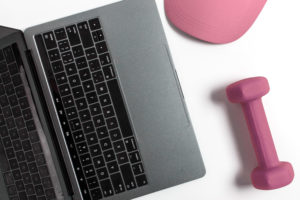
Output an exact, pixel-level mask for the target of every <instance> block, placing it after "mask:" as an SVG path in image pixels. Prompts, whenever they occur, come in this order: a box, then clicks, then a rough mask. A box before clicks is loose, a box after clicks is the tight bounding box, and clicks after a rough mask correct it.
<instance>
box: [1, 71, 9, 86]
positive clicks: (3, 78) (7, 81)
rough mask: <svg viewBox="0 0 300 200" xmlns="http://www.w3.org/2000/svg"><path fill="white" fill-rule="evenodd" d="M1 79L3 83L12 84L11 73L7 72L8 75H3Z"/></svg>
mask: <svg viewBox="0 0 300 200" xmlns="http://www.w3.org/2000/svg"><path fill="white" fill-rule="evenodd" d="M1 78H2V81H3V83H4V84H8V83H10V82H11V77H10V74H9V72H6V73H4V74H2V75H1Z"/></svg>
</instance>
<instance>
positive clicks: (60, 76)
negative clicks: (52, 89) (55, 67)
mask: <svg viewBox="0 0 300 200" xmlns="http://www.w3.org/2000/svg"><path fill="white" fill-rule="evenodd" d="M55 78H56V81H57V84H58V85H61V84H64V83H66V82H67V80H68V79H67V76H66V73H65V72H61V73H59V74H56V75H55Z"/></svg>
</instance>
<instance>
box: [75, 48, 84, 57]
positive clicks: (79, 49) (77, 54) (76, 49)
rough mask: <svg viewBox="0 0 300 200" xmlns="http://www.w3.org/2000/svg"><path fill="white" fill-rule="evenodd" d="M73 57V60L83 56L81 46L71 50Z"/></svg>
mask: <svg viewBox="0 0 300 200" xmlns="http://www.w3.org/2000/svg"><path fill="white" fill-rule="evenodd" d="M72 51H73V55H74V57H75V58H78V57H81V56H84V51H83V48H82V46H81V45H78V46H75V47H73V48H72Z"/></svg>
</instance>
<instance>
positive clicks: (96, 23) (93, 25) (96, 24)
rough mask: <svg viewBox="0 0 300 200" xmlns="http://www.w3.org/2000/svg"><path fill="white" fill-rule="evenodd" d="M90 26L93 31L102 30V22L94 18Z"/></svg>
mask: <svg viewBox="0 0 300 200" xmlns="http://www.w3.org/2000/svg"><path fill="white" fill-rule="evenodd" d="M89 25H90V28H91V30H92V31H94V30H97V29H100V28H101V25H100V21H99V19H98V18H94V19H91V20H89Z"/></svg>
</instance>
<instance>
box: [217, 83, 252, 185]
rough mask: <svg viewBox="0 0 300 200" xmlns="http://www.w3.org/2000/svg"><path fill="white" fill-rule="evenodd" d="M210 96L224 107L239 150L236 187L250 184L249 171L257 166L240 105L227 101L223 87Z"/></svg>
mask: <svg viewBox="0 0 300 200" xmlns="http://www.w3.org/2000/svg"><path fill="white" fill-rule="evenodd" d="M211 98H212V100H213V102H215V103H216V104H219V105H221V106H222V107H223V108H224V111H225V112H226V115H227V116H228V122H229V124H230V127H231V129H232V136H233V138H234V141H235V144H236V148H237V151H238V152H239V159H240V161H241V164H242V168H241V171H240V172H238V173H237V176H236V178H235V181H234V182H235V184H236V185H237V186H238V187H241V188H242V187H248V186H250V185H251V178H250V177H251V172H252V170H253V169H254V168H255V167H256V166H257V161H256V157H255V153H254V150H253V147H252V144H251V138H250V134H249V131H248V128H247V124H246V121H245V118H244V114H243V111H242V108H241V106H240V105H238V104H232V103H230V102H229V101H228V99H227V96H226V89H225V88H221V89H220V88H219V89H217V90H215V91H214V92H213V93H212V95H211Z"/></svg>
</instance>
